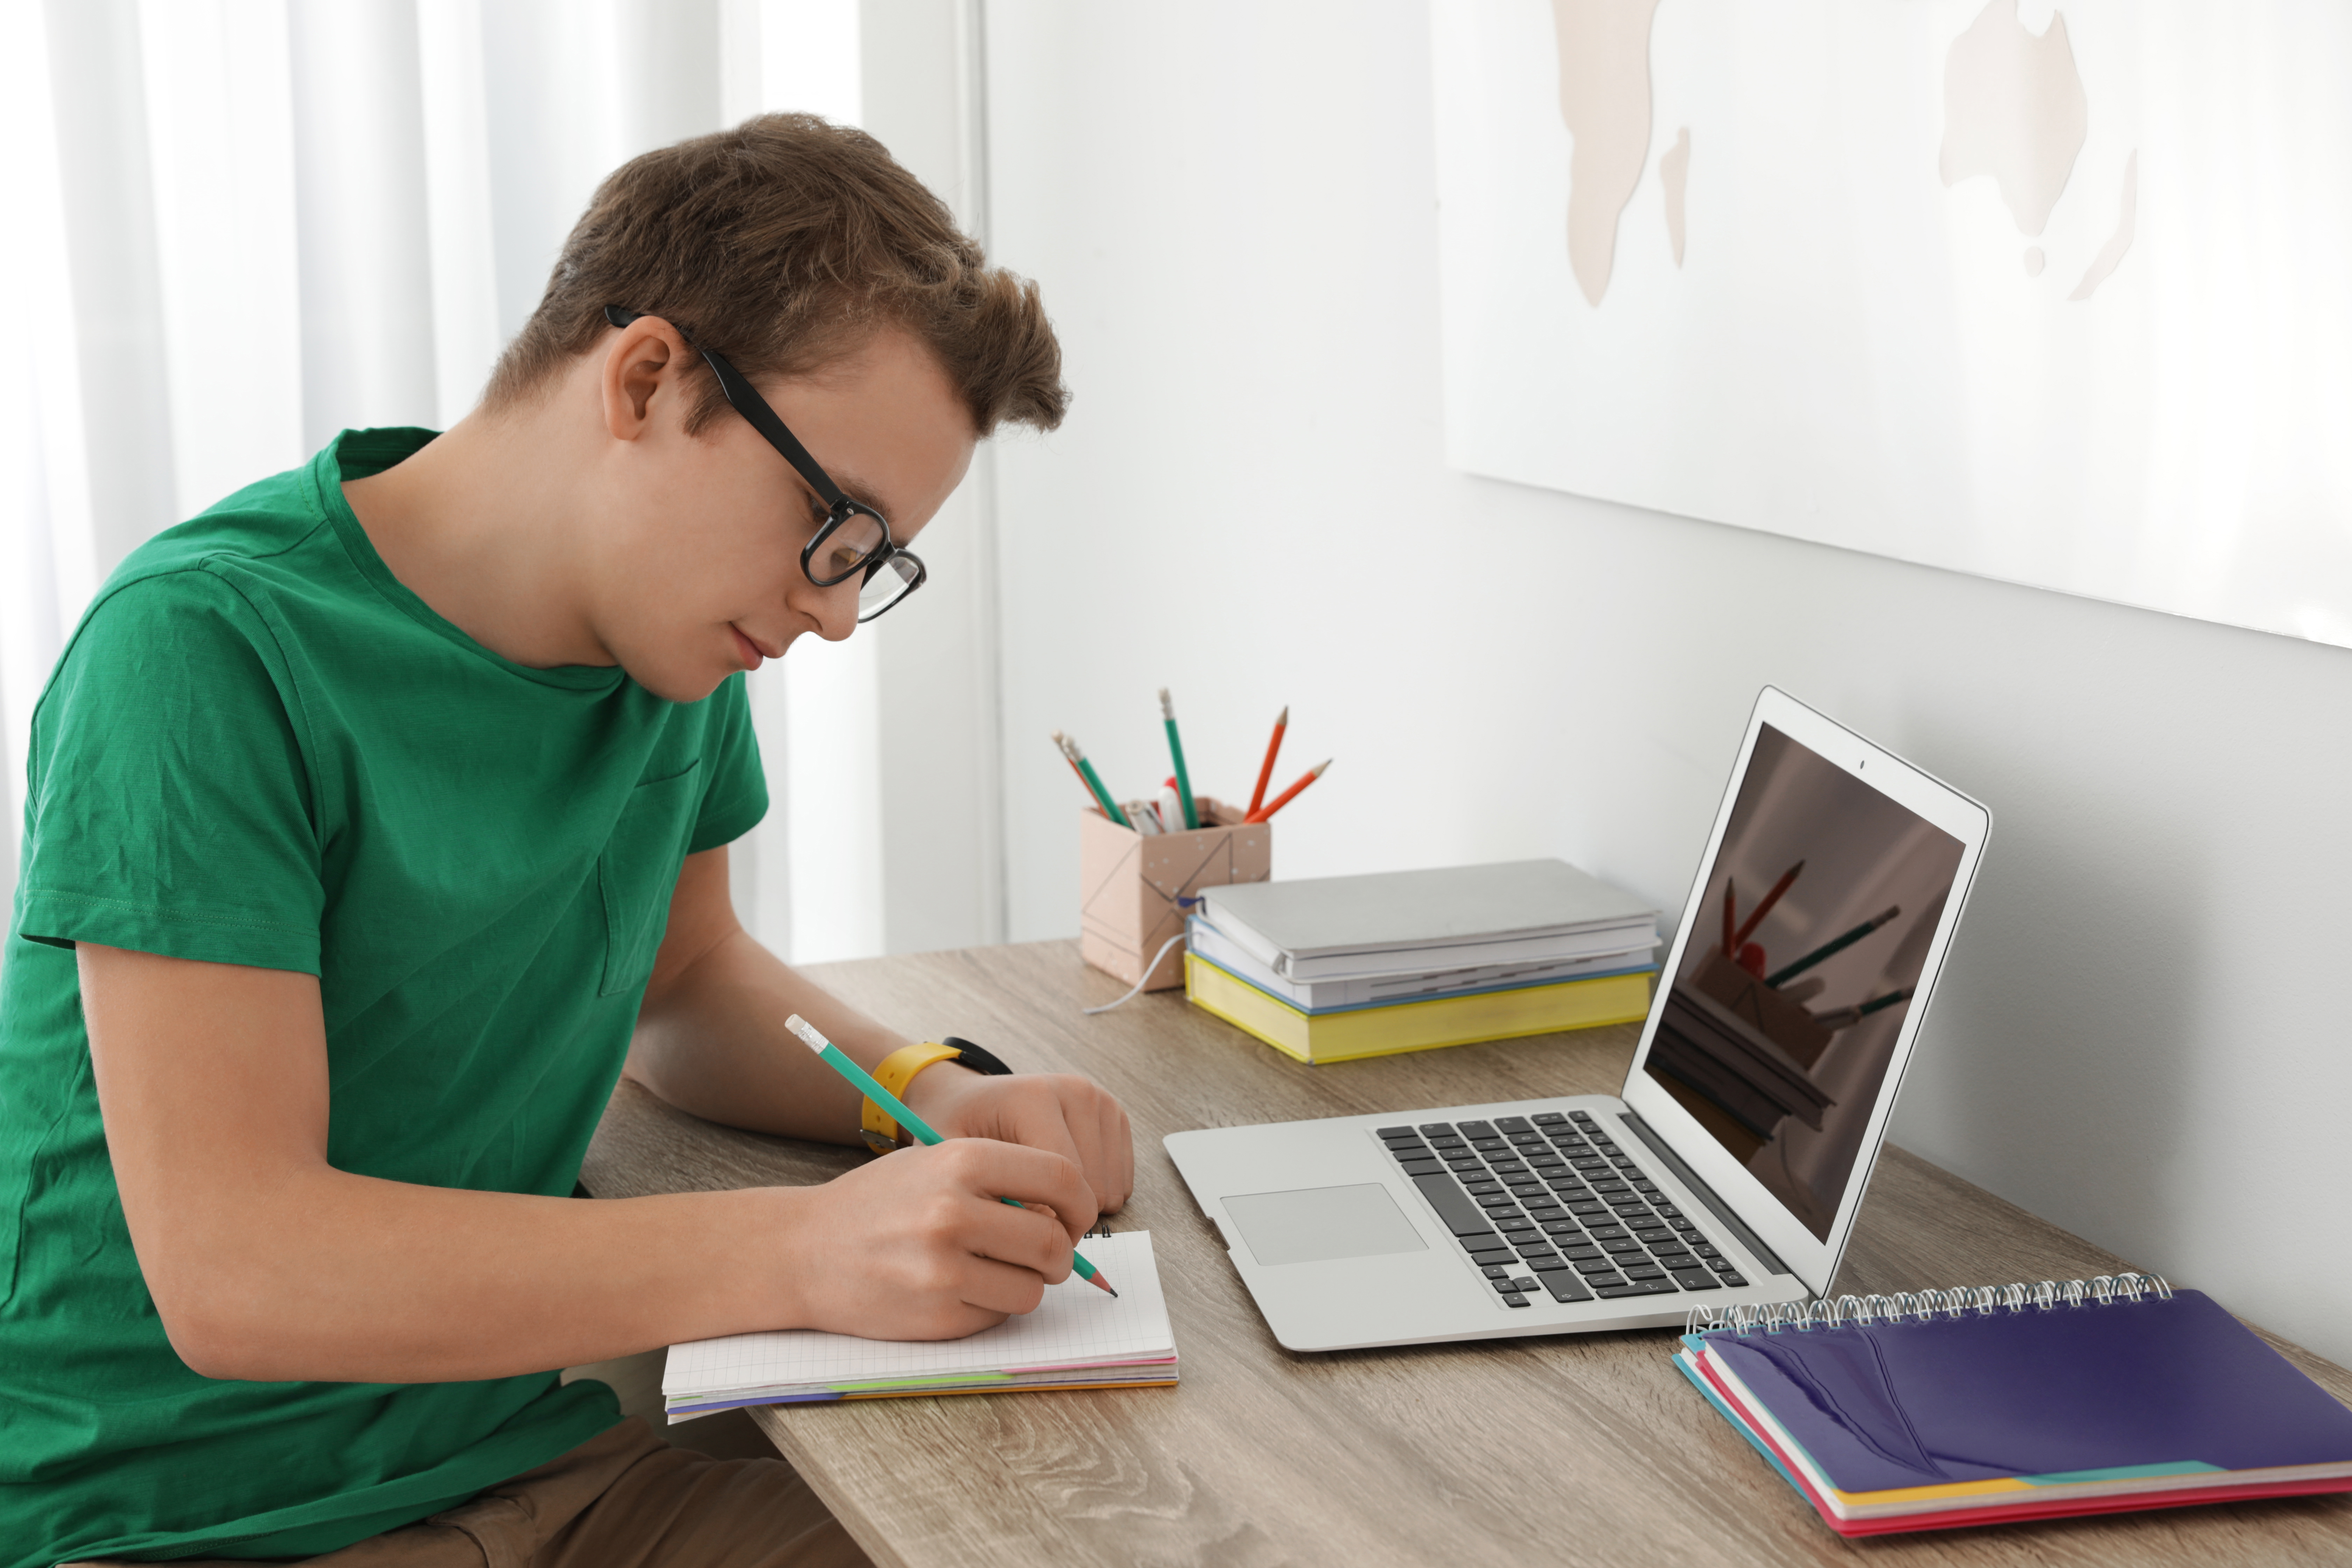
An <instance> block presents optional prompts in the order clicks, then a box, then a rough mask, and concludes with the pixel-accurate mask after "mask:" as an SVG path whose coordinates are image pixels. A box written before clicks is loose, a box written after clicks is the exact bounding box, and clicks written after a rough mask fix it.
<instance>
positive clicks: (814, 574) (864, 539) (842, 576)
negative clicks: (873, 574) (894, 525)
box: [808, 511, 888, 588]
mask: <svg viewBox="0 0 2352 1568" xmlns="http://www.w3.org/2000/svg"><path fill="white" fill-rule="evenodd" d="M887 538H888V533H887V531H886V530H885V529H884V528H883V526H882V520H881V519H880V518H877V517H876V516H874V515H873V514H872V513H871V512H864V511H853V512H851V513H850V514H849V515H848V516H847V517H845V518H843V519H842V520H841V525H840V526H839V527H837V528H835V529H834V530H833V531H831V532H829V533H827V534H826V535H825V536H824V542H823V543H822V544H819V545H818V546H817V547H816V552H815V553H814V554H813V555H811V556H810V557H809V560H808V574H809V581H810V582H812V583H814V584H817V585H818V586H819V587H824V588H829V587H831V586H832V585H833V584H835V583H841V582H846V581H847V580H848V579H849V577H850V576H851V575H852V574H855V573H857V572H861V571H863V570H865V567H866V558H867V557H868V556H870V555H872V554H873V553H874V552H876V551H877V550H879V549H881V548H882V545H883V543H884V542H885V541H886V540H887Z"/></svg>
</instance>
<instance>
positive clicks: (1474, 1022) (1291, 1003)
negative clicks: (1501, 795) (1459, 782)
mask: <svg viewBox="0 0 2352 1568" xmlns="http://www.w3.org/2000/svg"><path fill="white" fill-rule="evenodd" d="M1657 942H1658V917H1657V912H1656V911H1655V910H1652V909H1650V908H1649V907H1648V906H1647V905H1645V904H1643V902H1642V901H1641V900H1639V899H1636V898H1634V897H1633V896H1632V895H1631V894H1628V893H1623V892H1621V891H1619V890H1618V889H1615V888H1612V887H1611V886H1610V885H1609V884H1608V883H1606V882H1603V881H1601V880H1600V879H1597V878H1593V877H1588V876H1586V875H1585V874H1584V873H1583V872H1581V871H1580V870H1578V869H1577V868H1575V867H1573V866H1570V865H1569V864H1568V863H1567V862H1566V861H1564V860H1517V861H1510V862H1507V863H1504V864H1501V865H1493V866H1459V867H1451V868H1444V869H1440V870H1433V871H1391V872H1384V873H1381V874H1378V875H1374V876H1366V877H1324V878H1317V879H1309V880H1304V881H1290V882H1247V883H1241V884H1237V885H1235V886H1233V887H1224V888H1210V889H1203V890H1202V895H1201V902H1200V905H1199V907H1198V909H1197V910H1195V912H1194V914H1193V916H1192V922H1191V924H1190V926H1189V927H1188V930H1187V942H1186V949H1187V951H1186V954H1185V961H1184V980H1185V993H1186V994H1187V995H1189V996H1190V997H1191V998H1192V1000H1193V1001H1194V1002H1195V1003H1197V1004H1199V1005H1201V1006H1202V1007H1205V1008H1207V1009H1208V1010H1209V1011H1210V1012H1212V1013H1214V1014H1216V1015H1217V1016H1219V1017H1221V1018H1223V1019H1225V1020H1227V1021H1228V1022H1230V1023H1233V1024H1235V1025H1238V1026H1240V1027H1242V1028H1244V1029H1246V1030H1248V1031H1249V1032H1250V1033H1251V1034H1253V1035H1255V1036H1256V1037H1258V1038H1259V1039H1262V1040H1264V1041H1265V1042H1266V1043H1267V1044H1268V1045H1270V1046H1273V1047H1276V1048H1277V1049H1279V1050H1284V1051H1287V1052H1288V1053H1290V1054H1291V1055H1292V1056H1294V1057H1297V1058H1298V1059H1299V1060H1301V1061H1307V1062H1328V1061H1340V1060H1345V1059H1347V1058H1353V1057H1371V1056H1386V1055H1389V1054H1391V1053H1394V1052H1398V1051H1418V1050H1427V1049H1430V1048H1432V1047H1437V1046H1458V1045H1467V1044H1469V1043H1470V1042H1472V1041H1474V1040H1495V1039H1502V1038H1505V1037H1509V1036H1513V1035H1539V1034H1545V1033H1549V1032H1550V1031H1552V1030H1555V1029H1577V1028H1586V1027H1590V1026H1594V1025H1599V1024H1622V1023H1630V1022H1633V1021H1635V1020H1638V1019H1640V1018H1642V1017H1643V1016H1645V1015H1646V1014H1647V1013H1648V1012H1649V1007H1650V976H1651V975H1652V974H1653V973H1654V972H1655V969H1656V963H1655V954H1656V949H1657Z"/></svg>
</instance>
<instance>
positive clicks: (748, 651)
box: [727, 621, 776, 669]
mask: <svg viewBox="0 0 2352 1568" xmlns="http://www.w3.org/2000/svg"><path fill="white" fill-rule="evenodd" d="M727 629H728V630H729V631H730V632H733V633H734V634H735V651H736V652H737V653H739V654H740V655H741V656H742V658H743V668H746V669H757V668H760V666H761V665H762V664H764V663H766V662H767V661H768V660H769V659H772V658H775V657H776V656H775V655H774V654H772V653H770V652H769V651H768V650H767V649H765V648H763V647H761V646H760V645H759V644H758V643H755V642H753V641H752V640H751V638H750V637H747V636H745V635H744V632H743V628H742V627H741V626H736V625H735V624H734V623H733V622H731V621H730V622H729V623H728V626H727Z"/></svg>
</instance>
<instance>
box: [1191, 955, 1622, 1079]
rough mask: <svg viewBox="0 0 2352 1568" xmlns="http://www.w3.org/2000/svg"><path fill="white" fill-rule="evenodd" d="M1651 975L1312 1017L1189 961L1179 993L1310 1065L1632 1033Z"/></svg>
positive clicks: (1203, 964)
mask: <svg viewBox="0 0 2352 1568" xmlns="http://www.w3.org/2000/svg"><path fill="white" fill-rule="evenodd" d="M1651 973H1652V972H1651V971H1649V970H1643V971H1642V972H1641V973H1635V974H1603V975H1599V976H1596V977H1595V978H1593V979H1591V980H1564V981H1560V982H1558V983H1556V984H1549V985H1528V986H1522V987H1520V988H1519V989H1517V990H1514V991H1484V992H1479V993H1477V994H1473V995H1469V996H1440V997H1435V998H1433V999H1432V1000H1430V1001H1427V1002H1395V1003H1391V1004H1389V1005H1386V1006H1379V1007H1349V1008H1346V1009H1343V1010H1341V1011H1339V1012H1336V1013H1312V1014H1310V1013H1302V1012H1300V1011H1299V1010H1298V1009H1297V1008H1296V1007H1294V1006H1292V1005H1290V1004H1289V1003H1287V1002H1285V1001H1283V1000H1282V999H1281V998H1279V997H1276V996H1270V995H1268V994H1266V993H1265V992H1263V991H1261V990H1259V989H1258V988H1257V987H1256V986H1255V985H1252V984H1250V983H1249V982H1247V981H1245V980H1239V979H1236V978H1234V976H1233V975H1231V974H1228V973H1225V972H1224V971H1223V970H1222V969H1220V968H1218V967H1217V966H1216V965H1215V964H1213V963H1207V962H1206V961H1204V960H1202V958H1200V957H1198V956H1197V955H1195V954H1193V953H1190V952H1188V953H1186V954H1185V955H1184V994H1185V995H1186V996H1188V997H1190V998H1191V999H1192V1002H1193V1004H1194V1005H1196V1006H1201V1007H1205V1008H1207V1009H1208V1010H1209V1011H1210V1012H1212V1013H1214V1014H1215V1015H1216V1016H1218V1017H1220V1018H1223V1020H1224V1021H1225V1022H1226V1023H1228V1024H1232V1025H1234V1026H1235V1027H1237V1028H1241V1029H1244V1030H1247V1031H1248V1032H1249V1033H1251V1034H1253V1035H1255V1036H1256V1037H1258V1038H1259V1039H1261V1040H1264V1041H1265V1043H1266V1044H1267V1045H1269V1046H1272V1047H1274V1048H1275V1049H1276V1050H1278V1051H1286V1052H1287V1053H1289V1054H1290V1055H1291V1056H1294V1057H1297V1058H1298V1059H1299V1060H1300V1061H1302V1062H1307V1063H1310V1064H1311V1063H1318V1062H1340V1061H1349V1060H1352V1059H1354V1058H1358V1057H1386V1056H1394V1055H1396V1054H1398V1053H1399V1052H1402V1051H1427V1050H1434V1049H1436V1048H1437V1047H1440V1046H1466V1045H1471V1044H1473V1043H1475V1042H1476V1041H1479V1040H1507V1039H1509V1038H1511V1037H1513V1036H1515V1035H1547V1034H1549V1033H1551V1032H1552V1031H1554V1030H1556V1029H1590V1028H1596V1027H1598V1026H1601V1025H1602V1024H1637V1023H1639V1022H1641V1021H1642V1019H1643V1018H1644V1017H1646V1016H1648V1014H1649V1011H1650V976H1651Z"/></svg>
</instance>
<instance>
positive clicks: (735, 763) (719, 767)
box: [687, 674, 768, 855]
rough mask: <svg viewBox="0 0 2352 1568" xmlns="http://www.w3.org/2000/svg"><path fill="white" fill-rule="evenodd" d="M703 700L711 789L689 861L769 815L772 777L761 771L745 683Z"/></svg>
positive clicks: (728, 684)
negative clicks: (707, 716)
mask: <svg viewBox="0 0 2352 1568" xmlns="http://www.w3.org/2000/svg"><path fill="white" fill-rule="evenodd" d="M703 700H704V701H706V702H709V703H710V704H711V714H710V719H709V724H710V731H709V734H710V739H709V742H708V743H707V744H705V746H704V747H703V753H702V754H703V756H704V757H705V758H707V759H708V760H709V766H708V767H706V768H705V769H704V775H705V776H706V777H707V778H709V781H710V784H709V787H708V788H707V789H705V790H704V791H703V795H702V811H701V814H700V815H699V816H697V817H696V818H695V822H694V837H692V838H691V839H690V840H688V844H687V853H688V854H689V855H699V854H701V853H702V852H703V851H704V850H706V849H716V848H718V847H719V846H720V845H721V844H731V843H733V842H734V841H735V840H736V839H738V838H740V837H743V835H745V834H746V833H749V832H751V829H752V828H754V827H756V826H759V825H760V819H761V817H763V816H767V815H768V775H767V772H766V770H765V769H763V768H762V767H761V765H760V738H759V736H757V735H755V734H753V733H752V731H751V693H750V691H749V690H748V689H746V688H745V686H744V682H743V677H742V676H741V675H740V674H736V675H730V676H729V677H728V678H727V679H725V680H723V681H721V682H719V689H717V690H716V691H713V692H712V693H711V694H710V695H709V697H706V698H704V699H703Z"/></svg>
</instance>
